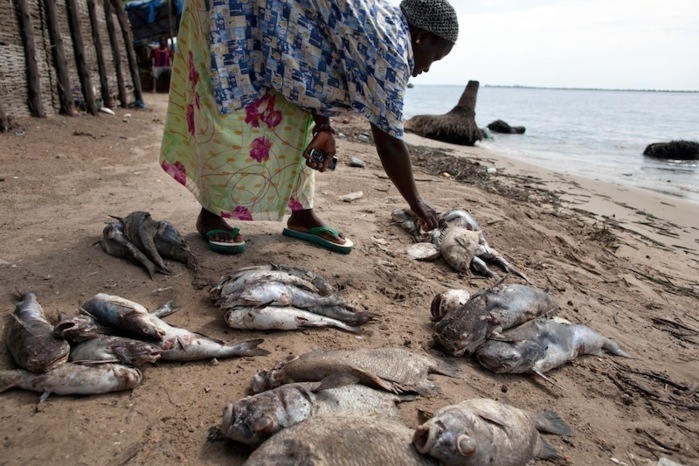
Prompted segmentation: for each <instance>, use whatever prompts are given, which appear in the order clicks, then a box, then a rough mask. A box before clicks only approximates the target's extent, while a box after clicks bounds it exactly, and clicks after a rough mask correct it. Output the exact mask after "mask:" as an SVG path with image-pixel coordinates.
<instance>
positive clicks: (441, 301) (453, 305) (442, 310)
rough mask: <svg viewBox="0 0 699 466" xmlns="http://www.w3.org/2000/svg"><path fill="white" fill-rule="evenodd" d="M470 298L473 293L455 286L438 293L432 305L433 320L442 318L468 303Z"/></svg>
mask: <svg viewBox="0 0 699 466" xmlns="http://www.w3.org/2000/svg"><path fill="white" fill-rule="evenodd" d="M469 298H471V293H469V292H468V290H464V289H456V288H454V289H451V290H447V291H443V292H442V293H439V294H437V295H436V296H435V297H434V298H433V299H432V304H431V305H430V311H431V313H432V321H433V322H436V321H438V320H441V319H442V317H444V316H445V315H447V314H449V313H450V312H453V311H455V310H457V309H458V308H460V307H461V306H463V305H464V304H466V302H467V301H468V300H469Z"/></svg>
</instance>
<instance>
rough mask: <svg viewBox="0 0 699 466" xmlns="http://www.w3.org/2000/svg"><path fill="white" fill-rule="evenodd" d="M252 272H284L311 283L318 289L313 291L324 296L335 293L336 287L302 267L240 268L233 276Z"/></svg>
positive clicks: (272, 265)
mask: <svg viewBox="0 0 699 466" xmlns="http://www.w3.org/2000/svg"><path fill="white" fill-rule="evenodd" d="M252 272H283V273H285V274H287V275H293V276H295V277H297V278H300V279H302V280H304V281H307V282H310V283H311V284H312V285H313V286H314V287H315V288H316V289H315V290H312V291H315V292H317V293H320V294H321V295H323V296H327V295H330V294H332V293H333V292H334V287H333V286H332V285H331V284H330V282H328V281H327V280H326V279H325V278H324V277H323V276H322V275H319V274H317V273H315V272H313V271H311V270H308V269H304V268H302V267H294V266H289V265H279V264H265V265H252V266H249V267H241V268H239V269H238V270H237V272H236V273H235V274H233V276H236V277H237V276H241V275H245V274H248V273H252Z"/></svg>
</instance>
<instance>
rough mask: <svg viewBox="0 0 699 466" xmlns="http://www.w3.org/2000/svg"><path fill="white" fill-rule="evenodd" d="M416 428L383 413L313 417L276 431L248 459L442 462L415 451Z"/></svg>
mask: <svg viewBox="0 0 699 466" xmlns="http://www.w3.org/2000/svg"><path fill="white" fill-rule="evenodd" d="M412 433H413V431H412V429H409V428H408V427H405V426H404V425H402V424H400V423H398V422H394V421H390V420H388V419H382V418H378V417H357V416H319V417H312V418H310V419H307V420H306V421H304V422H301V423H299V424H296V425H295V426H292V427H290V428H288V429H284V430H283V431H281V432H279V433H277V434H276V435H274V436H272V437H271V438H270V439H268V440H267V441H265V442H264V443H263V444H262V445H261V446H260V447H259V448H258V449H257V450H255V451H254V452H253V453H252V454H251V455H250V457H249V458H248V460H247V461H246V462H245V463H244V465H245V466H263V465H264V466H292V465H294V466H295V465H301V464H303V465H342V466H374V465H375V466H412V465H420V466H422V465H425V466H427V465H435V466H436V465H437V462H436V461H434V460H433V459H432V458H430V457H427V456H422V455H420V454H419V453H418V452H417V451H415V448H414V447H413V446H412V444H411V443H410V442H411V440H410V439H411V437H412Z"/></svg>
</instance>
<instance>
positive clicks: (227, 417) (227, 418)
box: [221, 403, 233, 438]
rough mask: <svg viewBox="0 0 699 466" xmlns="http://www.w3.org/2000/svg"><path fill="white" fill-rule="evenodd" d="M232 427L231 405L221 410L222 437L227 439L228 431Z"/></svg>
mask: <svg viewBox="0 0 699 466" xmlns="http://www.w3.org/2000/svg"><path fill="white" fill-rule="evenodd" d="M232 425H233V403H229V404H228V406H226V407H225V408H223V421H221V432H222V433H223V436H224V437H226V438H227V437H228V435H227V433H228V429H229V428H230V427H231V426H232Z"/></svg>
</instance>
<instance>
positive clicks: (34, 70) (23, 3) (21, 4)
mask: <svg viewBox="0 0 699 466" xmlns="http://www.w3.org/2000/svg"><path fill="white" fill-rule="evenodd" d="M17 14H18V16H19V29H20V35H21V36H22V44H23V45H24V61H25V65H26V67H27V85H28V93H29V95H28V96H29V99H28V100H29V101H28V105H29V111H30V112H31V114H32V116H35V117H45V116H46V113H45V112H44V105H43V104H42V102H41V82H40V80H39V65H38V64H37V62H36V44H35V42H34V30H33V29H32V20H31V18H30V16H29V5H28V3H27V0H17Z"/></svg>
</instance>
